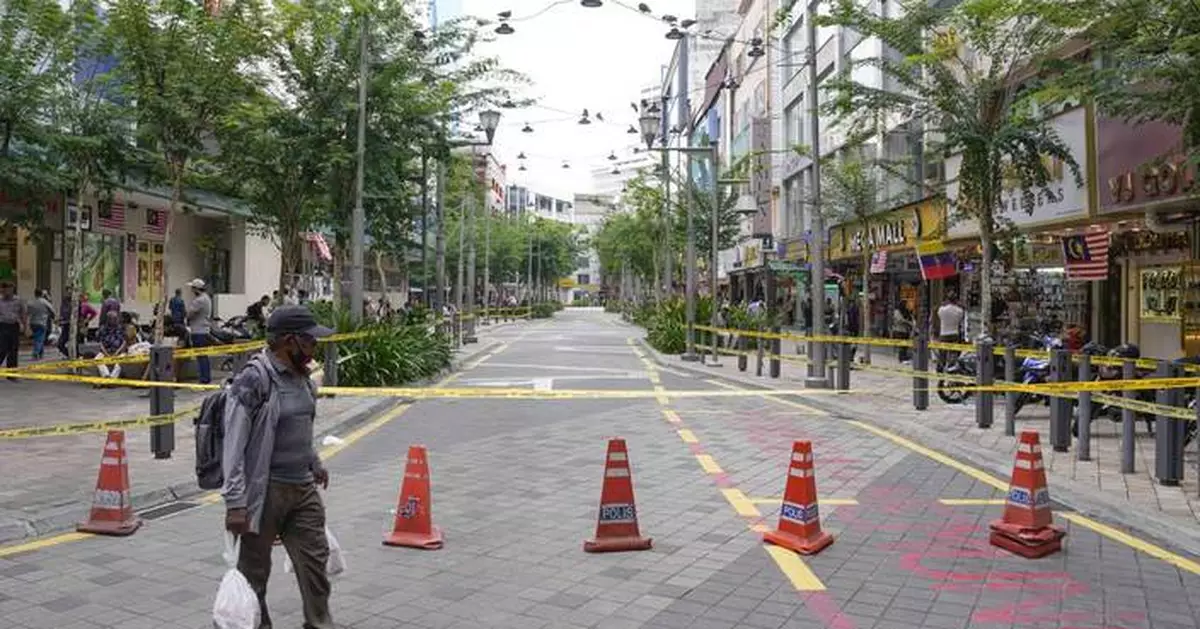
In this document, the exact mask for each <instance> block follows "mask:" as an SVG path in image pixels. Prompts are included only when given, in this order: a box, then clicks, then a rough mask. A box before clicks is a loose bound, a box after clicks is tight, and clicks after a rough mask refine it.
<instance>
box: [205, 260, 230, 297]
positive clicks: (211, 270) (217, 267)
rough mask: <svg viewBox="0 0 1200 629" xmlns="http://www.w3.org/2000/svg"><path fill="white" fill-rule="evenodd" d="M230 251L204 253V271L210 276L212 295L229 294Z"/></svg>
mask: <svg viewBox="0 0 1200 629" xmlns="http://www.w3.org/2000/svg"><path fill="white" fill-rule="evenodd" d="M229 258H230V256H229V250H228V249H209V250H208V251H206V252H204V271H205V274H206V275H207V276H208V277H207V278H206V280H205V281H207V282H208V285H209V292H210V293H228V292H229Z"/></svg>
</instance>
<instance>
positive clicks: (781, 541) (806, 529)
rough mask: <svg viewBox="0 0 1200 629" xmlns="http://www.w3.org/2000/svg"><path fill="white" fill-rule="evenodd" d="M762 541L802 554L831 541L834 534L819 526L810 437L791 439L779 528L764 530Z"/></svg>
mask: <svg viewBox="0 0 1200 629" xmlns="http://www.w3.org/2000/svg"><path fill="white" fill-rule="evenodd" d="M763 541H766V542H770V543H772V544H775V545H776V546H783V547H784V548H788V549H791V550H794V551H796V552H798V553H800V554H802V555H815V554H816V553H819V552H821V551H822V550H823V549H824V548H825V547H826V546H828V545H830V544H832V543H833V536H832V535H830V534H829V533H826V532H824V531H822V530H821V514H820V511H819V509H818V508H817V479H816V476H815V475H814V473H813V455H812V442H810V441H796V442H793V443H792V461H791V464H790V465H789V466H788V478H787V486H786V487H785V489H784V491H783V505H782V506H781V507H780V508H779V528H777V529H775V530H774V531H767V532H766V533H763Z"/></svg>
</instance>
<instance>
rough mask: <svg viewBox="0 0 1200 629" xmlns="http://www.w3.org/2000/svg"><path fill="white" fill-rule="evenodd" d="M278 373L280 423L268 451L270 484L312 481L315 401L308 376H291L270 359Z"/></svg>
mask: <svg viewBox="0 0 1200 629" xmlns="http://www.w3.org/2000/svg"><path fill="white" fill-rule="evenodd" d="M271 362H272V363H273V365H274V367H275V368H276V370H277V371H278V372H279V379H278V380H277V387H278V393H279V422H278V423H277V424H276V425H275V449H274V451H272V452H271V482H273V483H288V484H290V485H303V484H304V483H310V482H312V480H313V475H312V466H313V461H315V460H316V458H317V453H316V451H314V450H313V420H314V419H316V415H317V399H316V398H315V397H314V396H313V391H312V387H311V385H310V384H309V380H308V377H307V376H302V375H299V374H297V373H294V372H293V371H291V370H290V369H288V368H287V367H286V366H284V365H281V364H280V363H279V361H278V359H276V358H275V357H274V356H272V357H271Z"/></svg>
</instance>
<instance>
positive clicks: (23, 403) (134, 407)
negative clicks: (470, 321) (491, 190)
mask: <svg viewBox="0 0 1200 629" xmlns="http://www.w3.org/2000/svg"><path fill="white" fill-rule="evenodd" d="M508 325H512V324H502V325H492V326H487V327H484V328H480V331H479V342H478V343H475V344H471V345H467V346H465V347H463V348H462V349H460V350H458V351H457V352H456V353H455V357H454V364H453V366H452V367H451V369H452V370H456V369H458V368H459V367H460V366H461V365H462V364H463V363H466V362H469V361H471V360H472V359H474V358H475V357H477V356H479V355H481V354H483V353H484V352H486V351H489V350H490V349H492V348H493V347H494V345H495V342H493V341H489V339H488V332H489V331H490V330H496V329H499V330H503V329H504V328H505V327H507V326H508ZM141 395H142V392H140V391H137V390H133V389H93V388H91V387H90V386H87V385H75V384H61V383H51V382H38V381H17V382H8V381H4V380H0V428H12V427H17V426H48V425H55V424H66V423H76V422H88V421H97V420H117V419H126V418H133V417H139V416H145V415H149V414H150V402H149V400H148V399H147V398H145V397H141ZM204 395H205V394H204V393H202V392H190V391H177V392H176V398H175V408H176V410H180V411H182V410H185V409H187V408H189V407H193V406H197V405H199V404H200V402H201V400H203V399H204ZM395 402H396V400H395V399H394V398H370V397H345V398H323V399H321V400H319V401H318V402H317V420H316V425H315V427H314V432H315V433H316V434H317V435H322V436H323V435H325V434H337V433H345V432H346V431H348V430H349V429H350V428H351V427H353V426H354V425H356V424H358V423H361V422H363V421H366V420H368V419H370V418H371V417H373V416H374V415H375V414H377V413H378V412H379V411H380V410H382V409H383V408H386V407H387V406H389V405H391V404H394V403H395ZM125 439H126V448H127V451H128V453H129V475H130V483H131V485H132V489H131V493H132V500H133V504H134V507H135V508H136V509H139V510H141V509H146V508H149V507H154V506H157V505H161V504H164V503H168V502H172V501H174V500H178V499H181V498H184V497H187V496H190V495H194V494H197V493H199V491H200V490H199V489H198V488H197V487H196V484H195V470H194V454H193V452H194V450H195V442H194V439H193V436H192V426H191V417H187V418H185V419H184V420H183V421H180V422H179V423H177V424H175V451H174V453H173V456H172V457H171V458H170V459H167V460H155V459H154V457H153V455H152V454H151V452H150V431H149V429H138V430H127V431H126V432H125ZM104 440H105V435H104V433H86V434H79V435H68V436H56V437H36V438H30V439H11V440H0V460H2V461H4V469H6V470H9V472H10V473H8V474H4V475H0V544H3V543H5V542H12V541H17V540H20V539H23V538H28V537H37V536H41V535H45V534H47V533H51V532H56V531H61V530H66V529H70V528H72V527H74V525H75V524H76V523H77V522H79V521H80V520H81V519H83V518H84V517H85V516H86V515H87V510H88V509H89V508H90V504H91V503H90V501H91V498H92V493H93V491H94V489H95V484H96V475H97V471H98V468H99V464H100V455H101V451H102V448H103V447H104Z"/></svg>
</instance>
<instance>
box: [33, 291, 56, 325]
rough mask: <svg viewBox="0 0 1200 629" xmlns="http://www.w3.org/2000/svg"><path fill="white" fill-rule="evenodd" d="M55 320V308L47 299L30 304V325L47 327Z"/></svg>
mask: <svg viewBox="0 0 1200 629" xmlns="http://www.w3.org/2000/svg"><path fill="white" fill-rule="evenodd" d="M53 318H54V306H52V305H50V302H48V301H46V298H45V297H38V298H37V299H35V300H33V301H31V302H29V325H47V324H49V323H50V319H53Z"/></svg>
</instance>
